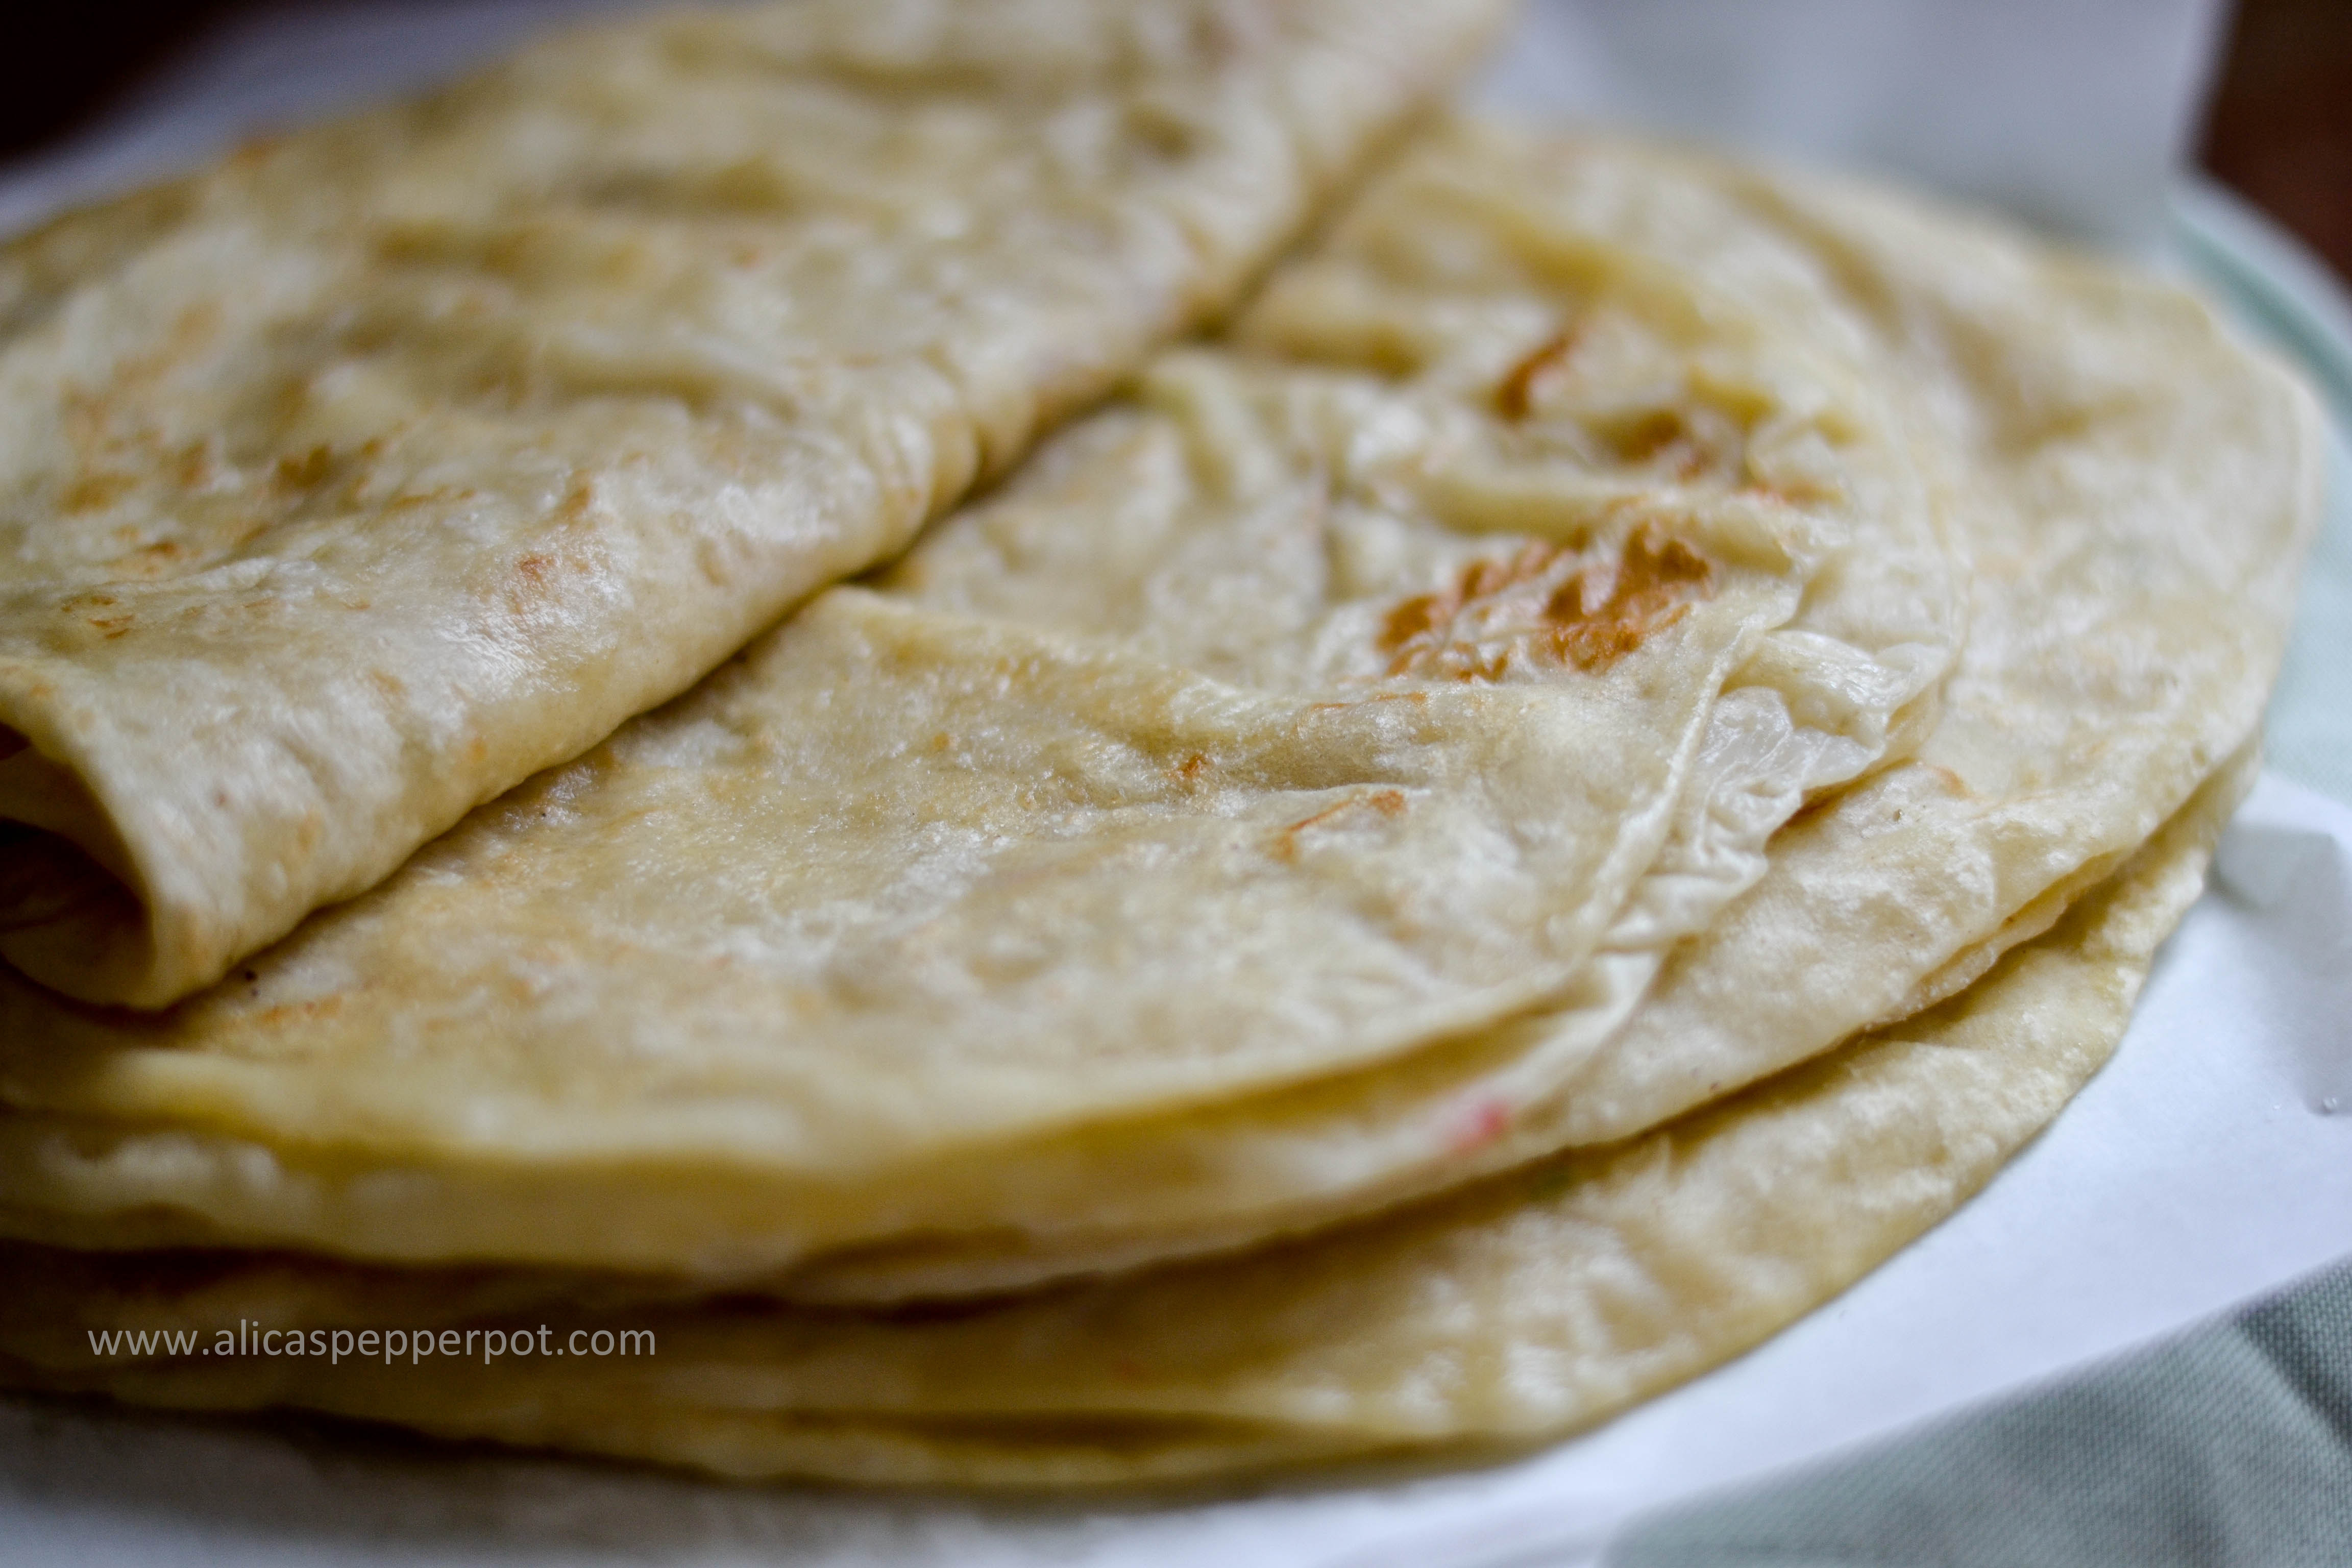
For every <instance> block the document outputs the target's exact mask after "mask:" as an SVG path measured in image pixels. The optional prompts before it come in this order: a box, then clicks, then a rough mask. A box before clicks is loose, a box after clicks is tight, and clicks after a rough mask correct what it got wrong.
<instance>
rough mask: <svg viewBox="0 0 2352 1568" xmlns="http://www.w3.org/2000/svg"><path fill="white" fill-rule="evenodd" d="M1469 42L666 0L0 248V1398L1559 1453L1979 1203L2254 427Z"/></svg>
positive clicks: (2278, 626)
mask: <svg viewBox="0 0 2352 1568" xmlns="http://www.w3.org/2000/svg"><path fill="white" fill-rule="evenodd" d="M1497 20H1498V10H1497V7H1496V5H1490V4H1487V3H1486V0H1444V3H1436V4H1433V3H1430V0H1166V3H1163V4H1146V3H1141V0H1137V3H1129V4H1119V3H1116V0H1013V3H1006V0H992V3H991V4H988V5H980V4H978V3H976V0H973V3H966V4H958V3H956V0H839V3H836V0H801V3H789V0H788V3H784V4H777V5H761V6H756V7H752V8H750V9H741V10H729V11H720V12H712V13H709V14H696V13H680V14H675V15H666V16H660V17H657V18H656V19H653V20H649V21H637V22H632V23H629V24H626V25H624V26H618V27H613V28H607V29H604V30H601V31H593V32H588V33H584V34H580V35H575V36H571V37H562V38H559V39H557V40H555V41H552V42H551V43H548V44H545V45H542V46H541V47H538V48H536V49H534V50H532V51H531V52H529V53H527V54H525V55H523V56H522V57H520V58H519V59H517V60H515V61H513V62H512V63H510V64H509V65H507V66H505V67H502V68H499V69H497V70H495V71H492V72H490V73H489V74H488V75H485V76H483V77H480V78H478V79H474V80H472V81H470V82H467V83H465V84H462V85H460V86H458V87H457V88H455V89H449V90H447V91H446V92H444V93H442V94H440V95H438V96H436V97H433V98H430V99H427V100H423V101H421V102H416V103H412V104H406V105H403V106H398V107H394V108H391V109H387V110H378V111H375V112H373V113H370V114H368V115H365V116H363V117H361V118H358V119H354V120H351V121H344V122H341V123H338V124H334V125H331V126H327V127H324V128H321V129H316V130H310V131H306V132H300V133H298V134H295V135H293V136H290V137H289V138H287V139H285V140H283V141H280V142H276V143H274V144H269V145H266V146H260V147H257V148H253V149H250V150H247V151H246V152H244V153H239V154H238V155H237V156H236V157H234V158H232V159H230V160H228V161H227V162H226V163H222V164H220V165H218V166H216V167H215V168H213V169H211V170H209V171H207V172H205V173H203V174H197V175H195V176H193V177H191V178H189V179H186V180H184V181H183V182H181V183H179V184H173V185H168V186H164V187H162V188H159V189H156V190H152V191H148V192H144V193H142V194H139V195H132V196H130V197H128V198H124V199H121V200H119V201H116V202H114V203H112V204H110V205H105V206H101V207H98V208H95V209H92V210H89V211H85V212H81V213H79V214H75V215H72V216H67V217H65V218H63V219H61V220H59V221H58V222H56V223H54V224H52V225H51V226H48V227H47V228H44V229H42V230H41V231H39V232H37V233H36V234H34V235H31V236H29V237H25V238H22V239H19V240H17V241H16V243H15V244H14V246H13V247H11V248H9V249H8V250H6V251H5V254H4V255H0V333H5V339H0V406H5V409H6V410H7V418H6V420H5V426H0V538H5V547H6V551H7V556H6V559H7V562H8V564H7V567H6V576H5V584H0V721H4V722H5V726H6V728H5V730H0V816H5V817H6V818H7V819H8V822H9V824H10V826H7V827H6V829H5V839H0V953H5V956H6V958H7V960H8V961H9V963H10V964H11V965H13V967H12V968H9V969H7V970H5V972H0V1235H5V1237H7V1238H8V1239H6V1240H5V1242H0V1269H5V1279H6V1287H5V1290H0V1372H5V1377H6V1378H7V1380H8V1381H9V1382H11V1383H13V1384H17V1385H19V1386H26V1387H34V1388H40V1389H47V1390H54V1391H93V1392H100V1393H103V1394H110V1395H112V1396H115V1397H117V1398H121V1399H125V1400H130V1401H133V1402H137V1403H142V1404H151V1405H173V1406H182V1407H191V1408H205V1409H247V1408H257V1407H267V1406H290V1407H299V1408H303V1409H309V1410H315V1411H323V1412H329V1413H333V1414H338V1415H348V1416H353V1417H360V1418H364V1419H372V1420H379V1421H388V1422H394V1423H399V1424H402V1425H404V1426H413V1427H416V1428H421V1429H423V1430H425V1431H428V1432H433V1433H440V1434H447V1435H452V1436H473V1437H488V1438H492V1439H497V1440H501V1441H508V1442H514V1443H521V1444H535V1445H551V1446H555V1447H564V1448H573V1449H579V1450H584V1451H592V1452H595V1453H601V1454H608V1455H621V1456H633V1457H639V1458H649V1459H655V1460H661V1461H668V1462H675V1463H681V1464H686V1465H691V1466H697V1467H703V1468H709V1469H713V1470H718V1471H723V1472H727V1473H730V1474H736V1475H747V1476H783V1475H801V1476H826V1477H837V1478H849V1479H859V1480H873V1481H945V1482H959V1483H980V1484H998V1485H1061V1484H1081V1483H1101V1482H1122V1481H1133V1480H1139V1479H1167V1478H1176V1477H1186V1476H1195V1475H1204V1474H1217V1473H1225V1472H1237V1471H1244V1470H1253V1469H1256V1468H1263V1467H1269V1466H1276V1465H1286V1464H1292V1463H1297V1462H1301V1461H1308V1460H1325V1459H1333V1458H1354V1457H1373V1456H1381V1455H1386V1454H1391V1453H1396V1452H1401V1451H1408V1450H1417V1449H1423V1448H1427V1447H1435V1446H1463V1447H1476V1446H1480V1445H1495V1444H1513V1443H1523V1442H1526V1441H1529V1440H1534V1439H1538V1438H1542V1437H1544V1436H1550V1435H1554V1434H1559V1433H1561V1432H1565V1431H1568V1430H1570V1429H1573V1428H1575V1427H1577V1426H1581V1425H1585V1424H1589V1423H1591V1422H1592V1421H1594V1420H1596V1419H1598V1418H1600V1417H1601V1416H1603V1415H1607V1414H1609V1413H1610V1412H1612V1411H1614V1410H1617V1409H1619V1408H1621V1407H1622V1406H1624V1405H1627V1404H1628V1403H1629V1402H1632V1401H1634V1400H1637V1399H1639V1398H1641V1397H1643V1396H1644V1395H1645V1394H1650V1393H1653V1392H1654V1391H1657V1390H1659V1389H1661V1388H1664V1387H1665V1386H1668V1385H1670V1384H1673V1383H1675V1382H1676V1381H1678V1380H1681V1379H1683V1378H1685V1377H1688V1376H1689V1375H1691V1374H1693V1373H1696V1372H1698V1371H1699V1370H1701V1369H1703V1368H1705V1367H1706V1366H1708V1365H1710V1364H1713V1363H1717V1362H1718V1361H1721V1360H1723V1359H1724V1358H1726V1357H1727V1356H1729V1355H1731V1354H1733V1353H1735V1352H1738V1351H1739V1350H1741V1349H1743V1348H1744V1347H1746V1346H1748V1345H1750V1344H1752V1343H1754V1342H1757V1341H1759V1339H1761V1338H1763V1337H1765V1336H1766V1335H1769V1334H1770V1333H1771V1332H1773V1331H1775V1330H1777V1329H1778V1328H1780V1327H1781V1326H1782V1325H1784V1324H1786V1323H1788V1322H1789V1321H1791V1320H1792V1319H1794V1318H1795V1317H1797V1316H1798V1315H1800V1314H1801V1313H1803V1312H1804V1311H1806V1310H1810V1309H1811V1308H1812V1307H1813V1306H1815V1305H1816V1304H1818V1303H1820V1302H1821V1301H1822V1300H1825V1299H1827V1298H1828V1297H1830V1296H1832V1295H1833V1294H1834V1293H1836V1292H1837V1291H1838V1290H1840V1289H1843V1287H1844V1286H1845V1285H1847V1284H1848V1283H1850V1282H1851V1281H1853V1279H1856V1278H1857V1277H1858V1276H1860V1275H1861V1274H1862V1273H1864V1271H1865V1270H1867V1269H1869V1268H1871V1267H1873V1266H1874V1264H1876V1263H1877V1262H1878V1261H1880V1260H1881V1259H1883V1258H1885V1257H1886V1256H1888V1255H1889V1254H1890V1253H1891V1252H1893V1251H1894V1250H1895V1249H1896V1248H1898V1247H1901V1246H1902V1245H1903V1244H1904V1243H1905V1242H1906V1241H1907V1240H1909V1239H1910V1238H1912V1237H1915V1236H1916V1235H1917V1234H1919V1233H1920V1232H1921V1231H1922V1230H1924V1229H1926V1228H1927V1226H1931V1225H1933V1224H1934V1223H1935V1222H1936V1221H1937V1219H1938V1218H1940V1217H1941V1216H1942V1215H1945V1214H1947V1213H1948V1212H1949V1211H1950V1210H1951V1209H1952V1208H1953V1207H1954V1206H1955V1205H1958V1203H1959V1202H1961V1201H1962V1200H1963V1199H1964V1198H1965V1197H1966V1196H1967V1195H1968V1194H1969V1193H1970V1192H1971V1191H1973V1190H1974V1189H1975V1188H1976V1187H1977V1186H1978V1185H1979V1184H1981V1183H1982V1182H1984V1181H1985V1180H1986V1179H1987V1178H1988V1177H1989V1176H1990V1174H1991V1173H1992V1172H1993V1171H1994V1170H1996V1169H1997V1168H1998V1167H1999V1166H2000V1163H2002V1162H2003V1161H2004V1160H2005V1159H2006V1158H2008V1157H2009V1156H2010V1155H2011V1153H2013V1152H2015V1151H2016V1150H2017V1149H2018V1148H2019V1147H2020V1146H2021V1144H2022V1143H2024V1142H2026V1141H2027V1140H2029V1139H2030V1138H2032V1136H2033V1135H2034V1133H2035V1132H2036V1131H2038V1130H2039V1129H2040V1128H2041V1127H2042V1125H2043V1124H2044V1123H2045V1122H2047V1121H2049V1120H2050V1119H2051V1117H2052V1116H2053V1115H2054V1114H2055V1113H2056V1112H2057V1111H2058V1110H2059V1109H2060V1107H2061V1106H2062V1105H2063V1103H2064V1102H2065V1101H2066V1100H2067V1099H2068V1097H2069V1096H2070V1095H2071V1094H2073V1092H2074V1090H2075V1089H2077V1088H2078V1087H2080V1086H2081V1084H2082V1083H2083V1082H2084V1080H2085V1079H2086V1078H2087V1077H2088V1076H2089V1075H2090V1074H2091V1073H2092V1072H2094V1071H2095V1069H2096V1068H2097V1067H2098V1066H2099V1064H2100V1062H2101V1061H2102V1060H2103V1059H2104V1058H2105V1056H2106V1055H2107V1053H2108V1052H2109V1051H2110V1050H2111V1049H2112V1048H2113V1047H2114V1046H2115V1045H2116V1041H2117V1039H2118V1037H2120V1035H2121V1034H2122V1032H2123V1029H2124V1026H2125V1023H2126V1018H2127V1016H2128V1014H2129V1011H2130V1007H2131V1004H2132V1000H2133V996H2134V994H2135V991H2136V989H2137V985H2138V984H2139V982H2140V980H2141V978H2142V976H2143V975H2144V974H2145V973H2146V972H2147V967H2148V964H2149V962H2150V959H2151V956H2152V954H2153V952H2154V950H2155V949H2156V947H2157V945H2158V942H2160V941H2161V940H2162V939H2163V937H2164V935H2165V934H2166V932H2167V931H2168V930H2169V929H2170V927H2171V925H2172V923H2173V922H2174V921H2175V920H2176V919H2177V918H2178V917H2179V914H2180V913H2181V911H2182V910H2183V909H2184V908H2185V907H2186V905H2187V904H2188V902H2189V900H2191V899H2192V898H2194V896H2195V895H2196V893H2197V890H2198V889H2199V887H2200V882H2201V879H2202V874H2203V868H2204V863H2205V858H2206V855H2207V853H2208V850H2209V849H2210V846H2211V844H2212V842H2213V840H2214V837H2215V836H2216V834H2217V833H2218V832H2219V830H2220V827H2221V824H2222V823H2223V822H2224V821H2225V820H2226V819H2227V817H2228V816H2229V814H2230V812H2231V808H2232V806H2233V805H2234V804H2235V803H2236V801H2237V799H2238V798H2239V795H2240V794H2241V793H2242V790H2243V789H2244V788H2245V787H2246V785H2247V784H2248V783H2249V781H2250V779H2251V776H2252V769H2253V767H2254V765H2255V763H2254V760H2253V755H2252V747H2253V744H2254V738H2255V732H2256V729H2257V725H2258V721H2259V719H2260V716H2261V711H2262V707H2263V700H2264V696H2265V694H2266V691H2267V689H2268V687H2269V684H2270V681H2271V679H2272V677H2273V672H2274V670H2275V668H2276V666H2277V662H2278V658H2279V655H2280V649H2281V645H2282V641H2283V638H2284V631H2285V627H2286V624H2287V619H2288V616H2289V613H2290V609H2291V605H2292V597H2293V588H2294V572H2295V568H2296V563H2297V560H2298V557H2299V553H2300V552H2301V550H2302V548H2303V545H2304V542H2305V537H2306V535H2307V533H2308V532H2309V531H2310V529H2311V527H2312V524H2313V521H2314V518H2315V514H2316V510H2317V499H2318V498H2317V481H2316V477H2315V476H2316V468H2317V460H2316V456H2315V454H2316V452H2317V450H2318V447H2317V443H2316V440H2315V434H2314V432H2315V415H2314V413H2313V411H2312V406H2311V404H2310V402H2309V400H2308V398H2307V397H2305V395H2303V394H2302V393H2301V392H2300V391H2299V390H2298V389H2297V387H2296V386H2295V385H2294V383H2293V382H2292V381H2291V379H2290V378H2289V377H2288V376H2286V375H2285V374H2284V373H2282V372H2281V371H2279V370H2278V369H2276V368H2274V367H2273V366H2272V365H2271V364H2269V363H2266V362H2264V361H2263V360H2261V359H2259V358H2257V357H2256V356H2254V355H2252V354H2251V353H2248V352H2247V351H2245V350H2244V349H2242V348H2241V347H2239V346H2237V345H2236V344H2235V343H2234V342H2231V340H2230V338H2229V337H2228V336H2227V335H2226V334H2225V333H2224V332H2223V331H2221V329H2220V328H2219V327H2218V326H2217V325H2216V323H2215V321H2214V320H2213V318H2212V316H2211V315H2210V313H2209V311H2208V310H2206V308H2205V307H2204V306H2202V305H2201V304H2200V303H2199V302H2198V301H2197V300H2193V299H2191V298H2189V297H2188V296H2187V295H2185V294H2183V293H2181V292H2179V290H2177V289H2174V288H2172V287H2170V286H2168V285H2166V284H2163V283H2159V282H2157V281H2153V280H2150V279H2144V278H2141V277H2137V276H2135V275H2132V274H2129V273H2126V272H2125V271H2122V270H2118V269H2116V268H2111V267H2108V266H2106V265H2104V264H2101V263H2098V262H2095V261H2092V260H2087V259H2084V258H2074V257H2069V256H2064V255H2061V254H2058V253H2056V252H2054V251H2053V250H2052V249H2050V248H2047V247H2044V246H2042V245H2041V244H2039V243H2036V242H2034V241H2032V240H2030V239H2028V238H2025V237H2021V236H2019V235H2016V234H2013V233H2011V232H2008V231H2006V230H2003V229H2001V228H1999V227H1997V226H1991V225H1989V224H1987V223H1984V222H1980V221H1979V220H1975V219H1971V218H1967V217H1963V216H1955V215H1952V214H1949V213H1946V212H1943V211H1939V210H1937V209H1935V208H1933V207H1931V206H1928V205H1924V204H1921V203H1918V202H1915V201H1913V200H1910V199H1907V198H1905V197H1902V196H1899V195H1890V194H1886V193H1883V192H1878V191H1874V190H1868V189H1863V188H1857V187H1853V186H1849V185H1846V184H1838V183H1833V182H1831V181H1827V180H1823V179H1818V178H1813V177H1801V176H1797V175H1792V174H1782V173H1773V172H1765V171H1759V170H1755V169H1750V168H1747V167H1742V166H1738V165H1736V164H1732V163H1722V162H1717V161H1713V160H1710V159H1707V158H1703V157H1700V156H1696V155H1693V154H1688V153H1677V152H1671V151H1665V150H1661V149H1657V148H1654V147H1649V146H1645V145H1641V144H1637V143H1633V142H1622V141H1616V140H1612V139H1607V138H1602V137H1594V136H1579V137H1574V138H1570V137H1566V136H1563V135H1561V134H1559V133H1557V132H1547V131H1541V130H1536V129H1529V128H1524V127H1521V128H1514V127H1509V126H1504V125H1496V124H1488V123H1483V122H1478V121H1467V120H1462V119H1450V120H1449V119H1443V118H1439V119H1432V118H1430V113H1431V111H1432V110H1433V108H1434V105H1435V104H1436V102H1437V101H1438V100H1441V99H1442V97H1443V95H1444V92H1445V91H1446V90H1447V89H1448V88H1449V87H1450V85H1451V84H1452V83H1453V81H1454V79H1456V77H1457V76H1458V75H1459V74H1460V72H1461V71H1462V70H1463V69H1465V68H1466V67H1467V65H1468V64H1469V63H1470V62H1471V61H1472V60H1473V59H1474V58H1475V53H1476V46H1477V45H1478V44H1479V43H1480V42H1481V40H1482V39H1483V38H1484V37H1486V35H1487V34H1488V33H1489V32H1490V31H1491V29H1492V27H1493V26H1494V25H1495V24H1496V21H1497ZM1302 235H1303V236H1305V237H1304V238H1303V239H1302V238H1301V236H1302ZM1285 247H1289V248H1287V249H1286V248H1285ZM1204 328H1206V329H1209V330H1210V332H1211V335H1208V336H1205V337H1202V336H1195V337H1192V338H1191V339H1190V340H1189V341H1184V342H1175V341H1174V340H1177V339H1179V338H1181V337H1182V336H1183V334H1186V333H1188V332H1195V331H1200V330H1202V329H1204ZM1033 447H1034V449H1031V448H1033ZM982 484H986V485H987V487H988V488H986V489H984V490H983V491H982V492H981V493H978V494H977V495H973V496H971V499H963V498H966V497H967V495H968V493H970V492H972V491H973V489H974V487H975V486H980V485H982ZM960 500H961V505H959V504H958V503H959V501H960ZM910 541H911V547H909V544H910ZM852 574H863V575H857V576H855V577H854V579H852V580H844V579H851V577H852ZM827 584H833V585H831V586H828V585H827ZM779 617H782V619H781V620H780V619H779ZM265 1337H266V1338H267V1341H268V1343H267V1344H265V1343H264V1340H265ZM395 1343H396V1344H397V1346H398V1349H397V1350H394V1348H393V1347H394V1344H395ZM493 1346H495V1347H496V1348H495V1349H493V1348H492V1347H493ZM616 1347H626V1348H616Z"/></svg>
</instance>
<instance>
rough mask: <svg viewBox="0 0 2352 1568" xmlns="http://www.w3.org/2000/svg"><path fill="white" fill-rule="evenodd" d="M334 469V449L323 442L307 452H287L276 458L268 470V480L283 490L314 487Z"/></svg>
mask: <svg viewBox="0 0 2352 1568" xmlns="http://www.w3.org/2000/svg"><path fill="white" fill-rule="evenodd" d="M334 470H335V449H334V448H333V447H330V446H328V445H327V444H326V443H325V442H323V441H322V442H320V444H319V445H317V446H315V447H311V448H310V450H309V451H307V452H295V453H289V455H287V456H286V457H283V458H278V466H277V467H276V468H273V469H271V470H270V474H269V480H270V483H271V484H273V485H275V486H276V487H277V488H278V489H280V490H283V491H293V490H310V489H317V488H318V487H319V485H320V483H321V482H323V481H324V480H325V479H326V478H327V476H328V475H330V474H331V473H333V472H334Z"/></svg>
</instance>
